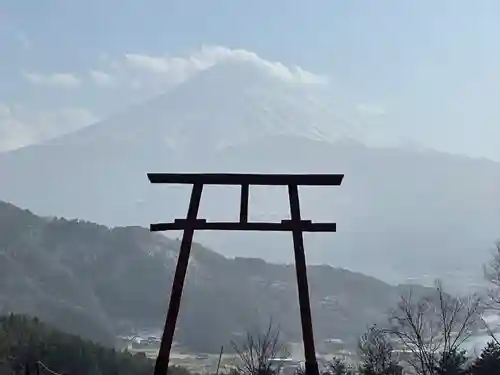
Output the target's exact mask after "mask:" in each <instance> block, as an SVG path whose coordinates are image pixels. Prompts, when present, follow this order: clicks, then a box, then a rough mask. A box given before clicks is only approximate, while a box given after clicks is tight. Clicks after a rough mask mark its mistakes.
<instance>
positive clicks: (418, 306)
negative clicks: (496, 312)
mask: <svg viewBox="0 0 500 375" xmlns="http://www.w3.org/2000/svg"><path fill="white" fill-rule="evenodd" d="M412 297H413V296H412V293H411V291H410V293H409V294H408V296H402V297H401V300H400V302H399V304H398V306H397V307H396V308H395V309H394V310H393V311H392V312H391V314H390V317H389V322H390V328H389V332H390V333H391V334H392V335H393V336H394V337H396V339H397V341H398V342H399V344H400V346H401V347H402V348H403V349H405V350H406V351H408V352H409V353H410V354H411V355H410V356H409V357H410V358H409V359H408V363H409V364H410V365H411V366H412V367H413V368H414V369H415V371H416V372H417V373H418V374H422V375H431V374H433V373H434V370H435V368H436V366H437V365H438V364H439V363H446V362H447V360H448V356H450V355H452V354H453V353H455V352H456V351H457V350H459V348H460V347H461V345H462V344H463V343H464V342H465V341H466V340H467V339H469V338H470V337H471V335H472V334H473V333H474V331H475V330H476V329H477V327H478V323H479V322H480V318H481V314H482V306H483V305H482V303H481V298H480V297H479V296H478V295H472V296H468V297H453V296H451V295H449V294H447V293H445V291H444V289H443V286H442V283H441V282H439V281H437V282H436V284H435V291H434V293H432V294H431V295H429V296H426V297H423V298H420V299H418V300H416V301H415V300H414V299H413V298H412Z"/></svg>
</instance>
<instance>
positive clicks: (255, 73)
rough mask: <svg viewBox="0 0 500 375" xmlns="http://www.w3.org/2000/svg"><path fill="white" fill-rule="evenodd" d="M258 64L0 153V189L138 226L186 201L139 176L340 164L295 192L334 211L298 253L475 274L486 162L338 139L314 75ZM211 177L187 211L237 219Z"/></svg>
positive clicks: (487, 190)
mask: <svg viewBox="0 0 500 375" xmlns="http://www.w3.org/2000/svg"><path fill="white" fill-rule="evenodd" d="M268 68H269V67H266V66H262V65H259V64H256V63H255V62H253V61H251V60H234V61H233V60H228V61H225V62H222V63H220V64H215V65H214V66H213V67H211V68H209V69H206V70H204V71H201V72H200V73H198V74H197V75H195V76H194V77H192V78H191V79H189V80H187V81H185V82H184V83H182V84H179V85H177V86H175V87H173V88H172V89H170V90H169V91H168V92H166V93H165V94H163V95H161V96H159V97H157V98H154V99H152V100H150V101H148V102H145V103H143V104H141V105H138V106H136V107H133V108H129V109H128V110H126V111H124V112H122V113H120V114H117V115H115V116H113V117H111V118H109V119H108V120H105V121H103V122H101V123H98V124H95V125H92V126H90V127H87V128H84V129H82V130H80V131H77V132H74V133H72V134H69V135H66V136H63V137H60V138H57V139H54V140H52V141H50V142H47V143H44V144H41V145H36V146H31V147H26V148H24V149H20V150H17V151H13V152H9V153H6V154H3V155H0V181H1V182H2V183H1V184H0V198H1V199H2V200H5V201H9V202H12V203H14V204H17V205H20V206H24V207H29V208H30V209H32V210H33V211H34V212H35V213H37V214H41V215H60V216H65V217H68V218H85V219H88V220H92V221H96V222H99V223H102V224H107V225H144V226H146V225H148V224H149V223H152V222H158V221H167V220H171V219H173V218H174V217H182V216H184V215H185V210H186V208H187V201H188V190H187V189H175V188H165V187H158V186H151V185H150V184H149V183H148V181H147V179H146V173H147V172H190V171H191V172H196V171H198V172H201V171H205V172H222V171H226V172H229V171H230V172H250V171H251V172H275V173H292V172H295V173H307V172H311V173H312V172H315V173H344V174H345V179H344V182H343V185H342V186H341V187H339V188H335V189H333V191H324V190H321V191H318V190H309V189H304V191H303V192H302V196H301V199H302V203H303V212H304V216H307V217H308V218H311V219H313V220H334V221H336V222H337V223H338V233H337V234H332V235H324V236H323V237H318V236H311V237H309V238H308V242H307V243H306V245H307V248H308V255H309V259H310V261H313V262H314V263H330V264H333V265H336V266H343V267H349V268H352V269H355V270H357V271H362V272H365V273H369V274H372V275H375V276H378V277H382V278H384V279H385V280H390V281H394V280H401V279H404V278H407V277H420V276H422V275H424V274H429V275H431V276H439V275H445V274H449V273H454V274H457V272H458V273H459V275H460V277H459V278H460V279H462V280H464V279H465V276H464V275H465V274H466V273H469V274H475V275H478V274H480V273H481V269H480V266H481V263H482V262H483V261H484V259H485V258H486V257H487V256H488V250H489V247H490V245H491V244H492V243H493V241H494V240H495V239H496V237H497V236H500V229H499V228H500V215H499V214H498V213H499V212H500V188H499V187H500V165H499V164H498V163H495V162H492V161H488V160H475V159H470V158H467V157H463V156H452V155H448V154H443V153H438V152H435V151H429V150H414V149H402V148H401V149H398V148H370V147H367V146H365V145H363V144H361V143H359V142H357V141H356V140H354V139H350V138H349V136H350V135H351V133H350V130H349V129H346V128H345V127H344V125H343V124H344V123H343V122H342V121H341V118H339V116H340V115H339V114H338V113H337V112H336V110H335V106H334V104H335V103H334V102H333V101H332V100H331V96H330V95H329V92H328V88H327V87H326V86H324V85H321V84H297V83H295V82H292V81H289V80H288V81H287V80H286V79H283V78H280V77H277V75H274V74H271V73H270V70H269V69H268ZM285 77H286V76H285ZM215 189H216V188H214V190H212V189H211V188H208V189H207V192H206V195H204V200H203V202H202V207H201V213H200V215H203V216H206V217H208V218H210V219H212V218H214V219H215V218H218V219H221V218H226V219H227V218H229V217H233V218H236V217H237V209H238V201H237V199H238V192H237V191H236V190H231V189H230V188H227V189H224V188H217V190H216V191H215ZM250 215H251V216H252V215H254V217H258V218H262V215H267V216H266V217H267V218H269V217H270V216H272V217H273V218H274V219H275V220H281V219H282V218H284V217H283V216H285V215H288V207H287V197H286V191H285V190H283V191H277V190H273V189H269V190H267V191H265V192H264V191H263V190H261V189H259V191H258V192H255V194H254V191H253V190H252V192H251V202H250ZM285 217H286V216H285ZM198 238H200V237H198ZM201 238H202V241H204V242H205V243H207V244H209V245H212V246H215V248H216V249H217V250H220V251H221V252H223V253H224V254H227V255H247V256H248V255H251V256H264V257H266V258H267V259H268V260H272V261H289V260H291V259H292V252H291V249H290V246H291V242H290V241H291V240H290V239H289V238H288V237H286V238H285V237H279V236H278V235H276V236H273V237H265V238H264V237H263V236H260V235H257V234H230V235H226V234H223V233H217V234H215V235H214V234H206V235H205V234H203V237H201Z"/></svg>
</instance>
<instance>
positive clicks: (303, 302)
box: [148, 173, 344, 375]
mask: <svg viewBox="0 0 500 375" xmlns="http://www.w3.org/2000/svg"><path fill="white" fill-rule="evenodd" d="M343 177H344V175H343V174H302V175H299V174H292V175H290V174H203V173H201V174H170V173H148V178H149V181H150V182H151V183H153V184H189V185H192V191H191V199H190V201H189V209H188V213H187V217H186V218H185V219H175V220H174V221H173V222H171V223H158V224H151V226H150V230H151V231H152V232H157V231H166V230H183V235H182V242H181V247H180V250H179V258H178V260H177V266H176V269H175V274H174V280H173V283H172V292H171V294H170V303H169V306H168V312H167V318H166V322H165V327H164V330H163V336H162V339H161V345H160V350H159V352H158V357H157V359H156V365H155V371H154V375H166V374H167V370H168V364H169V360H170V350H171V348H172V341H173V338H174V332H175V326H176V323H177V316H178V315H179V307H180V301H181V297H182V290H183V287H184V279H185V277H186V271H187V267H188V262H189V254H190V252H191V244H192V241H193V235H194V231H195V230H244V231H269V232H278V231H285V232H292V234H293V245H294V252H295V270H296V274H297V286H298V294H299V306H300V318H301V323H302V338H303V342H304V356H305V368H306V374H307V375H319V371H318V363H317V361H316V351H315V347H314V336H313V328H312V318H311V306H310V302H309V287H308V283H307V268H306V257H305V253H304V240H303V236H302V233H303V232H335V231H336V224H335V223H313V222H312V221H311V220H302V218H301V216H300V205H299V192H298V186H299V185H308V186H339V185H340V184H341V183H342V179H343ZM203 185H239V186H241V201H240V220H239V221H237V222H208V221H207V220H205V219H198V218H197V215H198V208H199V206H200V200H201V193H202V190H203ZM250 185H267V186H271V185H274V186H277V185H278V186H280V185H281V186H288V196H289V201H290V216H291V220H281V222H278V223H269V222H267V223H266V222H249V221H248V195H249V187H250Z"/></svg>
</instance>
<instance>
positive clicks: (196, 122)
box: [50, 60, 338, 152]
mask: <svg viewBox="0 0 500 375" xmlns="http://www.w3.org/2000/svg"><path fill="white" fill-rule="evenodd" d="M262 64H264V63H263V62H258V61H253V60H238V61H235V60H228V61H224V62H221V63H218V64H215V65H214V66H212V67H210V68H208V69H206V70H204V71H202V72H200V73H198V74H196V75H195V76H194V77H192V78H191V79H188V80H187V81H186V82H184V83H182V84H179V85H177V86H174V87H173V88H171V89H170V90H168V92H166V93H165V94H163V95H160V96H159V97H156V98H153V99H152V100H149V101H147V102H146V103H142V104H140V105H137V106H134V107H133V108H130V109H128V110H126V111H124V112H122V113H119V114H116V115H115V116H112V117H111V118H109V119H107V120H104V121H102V122H100V123H98V124H95V125H93V126H89V127H87V128H84V129H81V130H80V131H78V132H76V133H73V134H70V135H67V136H65V137H61V138H59V139H56V140H53V141H52V142H50V143H51V144H60V143H68V142H71V143H72V144H82V143H83V144H89V145H90V143H92V142H94V143H101V142H109V141H112V142H117V141H121V142H123V143H124V144H127V143H128V142H133V143H137V142H143V143H144V145H145V144H146V142H148V143H149V144H150V145H154V144H157V146H158V147H164V148H165V149H170V150H173V151H176V152H186V150H189V151H190V152H191V151H192V150H193V148H194V149H196V150H200V151H201V150H205V151H208V150H220V149H222V148H224V147H227V146H233V145H237V144H241V143H245V142H248V141H249V140H252V139H256V138H261V137H268V136H275V135H288V136H291V135H293V136H300V137H306V138H309V139H314V140H325V141H331V140H333V139H334V137H333V132H332V130H331V129H332V128H333V129H335V116H334V111H333V102H332V100H331V98H330V96H329V95H328V89H327V88H326V87H325V86H323V85H319V84H314V83H311V84H304V83H297V82H294V81H291V80H290V79H286V77H287V76H286V74H281V75H278V74H273V70H272V68H270V67H268V66H262ZM274 69H276V68H274ZM337 136H338V134H337Z"/></svg>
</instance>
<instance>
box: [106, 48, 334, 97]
mask: <svg viewBox="0 0 500 375" xmlns="http://www.w3.org/2000/svg"><path fill="white" fill-rule="evenodd" d="M100 61H101V63H105V64H107V65H108V66H109V67H110V68H112V69H113V71H114V72H115V73H116V74H119V75H120V80H122V81H126V82H127V84H128V85H129V86H130V87H132V86H133V88H137V87H144V88H146V87H151V86H158V85H160V86H163V87H164V86H168V85H172V84H178V83H181V82H183V81H185V80H186V79H188V78H190V77H192V76H193V75H195V74H197V73H199V72H201V71H203V70H205V69H208V68H210V67H212V66H214V65H216V64H218V63H222V62H225V61H244V62H250V63H252V64H255V65H256V66H258V67H260V68H262V69H264V71H266V72H267V73H269V74H271V75H273V76H274V77H276V78H279V79H282V80H283V81H287V82H293V83H300V84H325V83H327V79H326V77H324V76H320V75H317V74H314V73H311V72H309V71H306V70H304V69H302V68H300V67H287V66H285V65H284V64H282V63H280V62H271V61H268V60H264V59H262V58H261V57H259V56H258V55H257V54H255V53H253V52H250V51H247V50H244V49H231V48H228V47H222V46H203V47H201V49H199V50H198V51H194V52H192V53H190V54H188V55H186V56H167V55H165V56H150V55H146V54H140V53H128V54H125V55H124V57H123V58H122V59H119V60H116V59H115V60H113V59H110V58H109V57H108V56H105V58H103V56H101V58H100Z"/></svg>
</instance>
